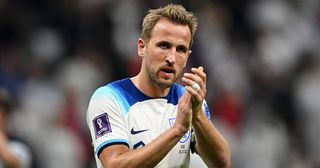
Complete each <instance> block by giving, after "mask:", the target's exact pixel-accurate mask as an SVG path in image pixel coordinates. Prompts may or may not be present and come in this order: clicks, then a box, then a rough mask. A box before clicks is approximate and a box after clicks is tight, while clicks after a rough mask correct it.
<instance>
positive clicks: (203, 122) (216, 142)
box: [192, 112, 230, 168]
mask: <svg viewBox="0 0 320 168" xmlns="http://www.w3.org/2000/svg"><path fill="white" fill-rule="evenodd" d="M192 125H193V129H194V131H195V134H196V150H197V152H198V154H199V155H200V156H201V158H202V159H203V160H204V161H205V163H206V164H207V166H208V167H219V168H229V167H230V151H229V147H228V145H227V143H226V141H225V140H224V138H223V137H222V135H221V134H220V133H219V131H218V130H217V129H216V128H215V127H214V125H213V124H212V123H211V122H210V121H209V120H208V119H207V118H206V116H205V115H204V113H203V112H201V113H199V115H197V116H196V117H194V119H193V122H192Z"/></svg>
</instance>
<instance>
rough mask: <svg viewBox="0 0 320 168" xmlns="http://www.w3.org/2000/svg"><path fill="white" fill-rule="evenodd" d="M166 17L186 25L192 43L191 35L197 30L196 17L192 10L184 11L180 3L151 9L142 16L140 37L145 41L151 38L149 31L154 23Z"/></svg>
mask: <svg viewBox="0 0 320 168" xmlns="http://www.w3.org/2000/svg"><path fill="white" fill-rule="evenodd" d="M161 18H166V19H168V20H170V21H172V22H173V23H177V24H181V25H188V27H189V29H190V32H191V42H190V46H191V45H192V43H193V36H194V34H195V32H196V30H197V26H198V23H197V18H196V17H195V16H194V14H193V13H192V12H188V11H186V9H185V8H184V7H183V6H181V5H173V4H169V5H167V6H165V7H160V8H158V9H151V10H149V11H148V14H147V15H146V16H145V17H144V19H143V23H142V33H141V38H142V39H143V40H145V41H147V42H148V41H149V40H150V38H151V31H152V29H153V28H154V26H155V25H156V23H157V22H158V21H159V20H160V19H161Z"/></svg>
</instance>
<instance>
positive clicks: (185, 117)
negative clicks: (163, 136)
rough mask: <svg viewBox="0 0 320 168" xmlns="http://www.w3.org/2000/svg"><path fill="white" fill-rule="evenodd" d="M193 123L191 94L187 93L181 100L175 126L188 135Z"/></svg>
mask: <svg viewBox="0 0 320 168" xmlns="http://www.w3.org/2000/svg"><path fill="white" fill-rule="evenodd" d="M191 121H192V110H191V94H190V93H189V92H185V93H184V94H183V95H182V96H181V97H180V99H179V102H178V112H177V117H176V121H175V124H174V125H175V126H178V128H179V130H182V133H183V134H184V133H186V132H187V131H188V130H189V128H190V126H191Z"/></svg>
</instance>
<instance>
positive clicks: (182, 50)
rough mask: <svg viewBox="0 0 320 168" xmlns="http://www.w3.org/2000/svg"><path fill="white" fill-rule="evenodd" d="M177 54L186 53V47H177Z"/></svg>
mask: <svg viewBox="0 0 320 168" xmlns="http://www.w3.org/2000/svg"><path fill="white" fill-rule="evenodd" d="M177 52H179V53H186V52H187V48H186V47H183V46H180V47H177Z"/></svg>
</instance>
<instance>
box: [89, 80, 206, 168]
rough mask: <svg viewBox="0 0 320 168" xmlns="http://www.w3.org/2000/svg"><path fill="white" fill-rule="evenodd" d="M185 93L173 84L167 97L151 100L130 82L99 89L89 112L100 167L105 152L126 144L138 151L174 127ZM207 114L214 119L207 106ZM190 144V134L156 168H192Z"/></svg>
mask: <svg viewBox="0 0 320 168" xmlns="http://www.w3.org/2000/svg"><path fill="white" fill-rule="evenodd" d="M184 92H185V88H184V87H182V86H180V85H178V84H173V85H172V86H171V88H170V91H169V93H168V95H167V96H166V97H163V98H150V97H148V96H146V95H144V94H143V93H142V92H140V91H139V90H138V89H137V88H136V87H135V85H134V84H133V83H132V81H131V80H130V79H128V78H127V79H123V80H120V81H116V82H113V83H111V84H108V85H106V86H103V87H100V88H98V89H97V90H96V91H95V93H94V94H93V95H92V97H91V100H90V103H89V107H88V111H87V124H88V127H89V129H90V132H91V138H92V140H93V141H92V144H93V147H94V152H95V159H96V162H97V167H98V168H102V164H101V162H100V160H99V158H98V156H99V154H100V153H101V152H102V150H103V149H104V148H106V147H108V146H110V145H114V144H124V145H127V146H128V147H129V149H130V150H134V149H137V148H140V147H143V146H145V145H146V144H148V143H150V142H151V141H152V140H153V139H155V138H157V137H158V136H159V135H160V134H162V133H163V132H165V131H166V130H167V129H169V128H170V127H171V126H173V124H174V122H175V119H176V114H177V104H178V100H179V98H180V97H181V96H182V95H183V93H184ZM204 111H205V113H206V115H207V117H208V118H209V119H210V112H209V110H208V107H207V105H206V103H204ZM190 142H191V133H190V131H188V132H187V133H186V134H185V135H184V136H183V137H182V138H181V139H180V141H179V142H178V143H177V144H176V145H175V146H174V148H173V149H172V150H171V151H170V152H169V153H168V154H167V155H166V157H165V158H164V159H162V160H161V162H160V163H159V164H158V165H157V166H156V167H158V168H170V167H189V160H190Z"/></svg>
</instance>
